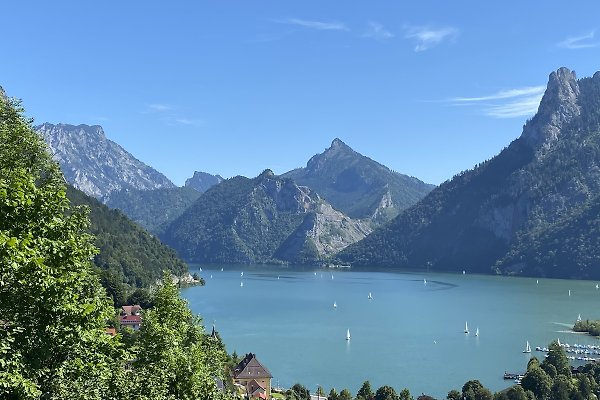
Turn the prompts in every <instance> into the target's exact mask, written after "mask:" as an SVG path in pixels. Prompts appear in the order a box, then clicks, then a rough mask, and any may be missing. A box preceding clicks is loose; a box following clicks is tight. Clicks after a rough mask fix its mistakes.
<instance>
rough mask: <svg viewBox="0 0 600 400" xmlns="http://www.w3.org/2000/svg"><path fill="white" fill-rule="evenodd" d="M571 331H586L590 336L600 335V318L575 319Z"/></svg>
mask: <svg viewBox="0 0 600 400" xmlns="http://www.w3.org/2000/svg"><path fill="white" fill-rule="evenodd" d="M573 331H575V332H587V333H589V334H590V335H592V336H600V320H595V321H590V320H589V319H587V320H581V321H576V322H575V325H573Z"/></svg>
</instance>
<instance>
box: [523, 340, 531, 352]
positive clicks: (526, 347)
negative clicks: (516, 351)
mask: <svg viewBox="0 0 600 400" xmlns="http://www.w3.org/2000/svg"><path fill="white" fill-rule="evenodd" d="M523 353H531V346H530V345H529V340H528V341H527V344H526V345H525V350H523Z"/></svg>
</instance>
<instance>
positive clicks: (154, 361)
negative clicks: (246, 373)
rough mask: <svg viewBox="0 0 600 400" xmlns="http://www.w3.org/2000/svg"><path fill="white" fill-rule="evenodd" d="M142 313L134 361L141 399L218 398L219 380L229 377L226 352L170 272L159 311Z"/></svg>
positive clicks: (156, 304)
mask: <svg viewBox="0 0 600 400" xmlns="http://www.w3.org/2000/svg"><path fill="white" fill-rule="evenodd" d="M142 315H143V324H142V327H141V329H140V331H139V337H138V340H137V345H138V351H137V352H136V360H135V361H134V363H133V366H134V369H135V375H136V377H137V379H138V384H139V387H138V388H137V390H138V392H139V393H140V396H141V397H142V398H147V399H154V398H174V399H190V400H191V399H199V398H203V399H208V398H211V399H213V398H217V396H218V392H217V388H216V384H215V380H214V377H223V376H222V375H223V366H224V363H225V360H226V356H225V353H224V352H223V351H222V349H221V348H220V347H219V346H217V345H216V344H215V343H213V342H212V340H213V339H211V338H210V337H209V336H207V335H205V334H204V332H203V327H202V325H201V323H200V322H201V321H200V319H199V318H198V317H195V316H194V315H193V314H192V313H191V311H190V309H189V308H188V306H187V303H186V302H185V301H184V300H182V299H181V298H180V297H179V292H178V289H177V287H176V286H175V285H174V284H173V282H172V280H171V276H170V274H169V273H168V272H167V271H165V273H164V275H163V279H162V284H161V285H160V286H159V287H158V289H157V290H156V292H155V295H154V308H152V309H150V310H144V312H143V314H142Z"/></svg>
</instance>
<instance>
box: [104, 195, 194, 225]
mask: <svg viewBox="0 0 600 400" xmlns="http://www.w3.org/2000/svg"><path fill="white" fill-rule="evenodd" d="M198 197H200V193H199V192H198V191H197V190H195V189H192V188H190V187H177V188H161V189H154V190H141V189H123V190H120V191H118V192H114V193H111V194H110V197H109V198H108V200H107V202H106V205H107V206H109V207H110V208H117V209H119V210H121V211H122V212H123V213H124V214H125V215H127V216H128V217H129V218H131V219H132V220H133V221H135V222H136V223H138V224H140V225H141V226H142V227H143V228H145V229H147V230H148V231H150V232H152V233H154V234H159V232H160V230H161V227H162V226H164V225H166V224H168V223H170V222H171V221H173V220H175V218H177V217H179V216H180V215H181V214H183V212H184V211H185V210H186V209H187V208H188V207H189V206H191V205H192V203H194V201H196V200H197V199H198Z"/></svg>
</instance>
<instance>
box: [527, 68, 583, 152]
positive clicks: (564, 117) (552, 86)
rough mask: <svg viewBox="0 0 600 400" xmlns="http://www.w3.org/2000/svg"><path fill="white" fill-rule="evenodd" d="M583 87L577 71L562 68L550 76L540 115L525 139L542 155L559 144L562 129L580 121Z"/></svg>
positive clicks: (539, 111) (528, 128)
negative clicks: (579, 101) (577, 119)
mask: <svg viewBox="0 0 600 400" xmlns="http://www.w3.org/2000/svg"><path fill="white" fill-rule="evenodd" d="M579 94H580V91H579V84H578V83H577V76H576V75H575V71H571V70H569V69H568V68H565V67H562V68H560V69H558V70H557V71H554V72H552V73H551V74H550V77H549V79H548V86H547V88H546V92H545V93H544V96H543V97H542V101H541V102H540V106H539V109H538V113H537V114H536V116H535V117H534V118H533V119H532V120H531V121H530V122H528V123H527V124H526V125H525V128H524V129H523V135H522V137H523V138H524V139H525V141H526V142H527V143H528V144H529V145H530V146H531V147H533V148H534V149H535V150H536V151H537V152H538V155H543V154H544V153H545V151H546V150H547V149H548V148H549V147H550V146H551V145H552V143H554V142H555V141H556V140H558V137H559V134H560V131H561V130H562V128H563V127H564V126H565V125H566V124H567V123H569V122H570V121H572V120H573V119H574V118H576V117H578V116H579V114H580V112H581V109H580V107H579V105H578V104H577V103H578V102H577V99H578V97H579Z"/></svg>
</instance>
